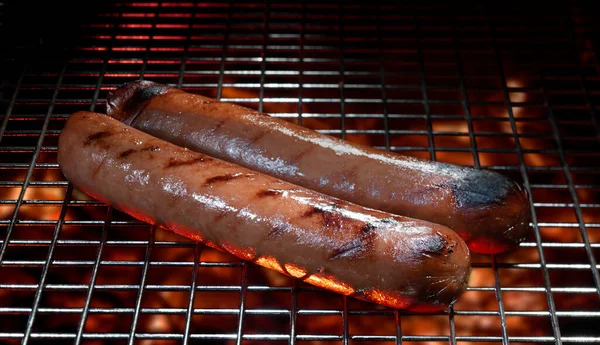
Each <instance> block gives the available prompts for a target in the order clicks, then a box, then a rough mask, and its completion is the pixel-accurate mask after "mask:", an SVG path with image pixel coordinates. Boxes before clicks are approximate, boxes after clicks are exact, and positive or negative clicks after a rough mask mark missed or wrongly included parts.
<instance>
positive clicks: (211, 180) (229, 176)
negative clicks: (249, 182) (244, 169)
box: [204, 174, 248, 186]
mask: <svg viewBox="0 0 600 345" xmlns="http://www.w3.org/2000/svg"><path fill="white" fill-rule="evenodd" d="M243 176H248V174H227V175H219V176H213V177H211V178H209V179H207V180H206V181H205V182H204V185H205V186H208V185H211V184H213V183H217V182H227V181H230V180H233V179H236V178H238V177H243Z"/></svg>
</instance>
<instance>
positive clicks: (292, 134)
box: [108, 81, 530, 253]
mask: <svg viewBox="0 0 600 345" xmlns="http://www.w3.org/2000/svg"><path fill="white" fill-rule="evenodd" d="M108 112H109V115H111V116H113V117H115V118H117V119H119V120H121V121H123V122H125V123H127V124H131V125H132V126H133V127H135V128H138V129H140V130H142V131H144V132H147V133H150V134H152V135H154V136H157V137H159V138H162V139H164V140H167V141H170V142H172V143H175V144H177V145H180V146H184V147H187V148H189V149H191V150H194V151H198V152H201V153H205V154H208V155H211V156H214V157H218V158H221V159H223V160H226V161H229V162H234V163H236V164H240V165H242V166H245V167H247V168H249V169H253V170H256V171H260V172H262V173H265V174H269V175H272V176H275V177H277V178H280V179H282V180H285V181H288V182H291V183H294V184H298V185H301V186H304V187H306V188H309V189H313V190H316V191H319V192H321V193H325V194H328V195H332V196H335V197H337V198H340V199H344V200H348V201H351V202H354V203H357V204H359V205H363V206H366V207H370V208H375V209H379V210H383V211H386V212H390V213H394V214H398V215H403V216H407V217H412V218H417V219H424V220H428V221H431V222H435V223H440V224H443V225H446V226H448V227H450V228H452V229H454V230H455V231H457V232H458V233H459V234H460V235H461V236H462V237H463V239H464V240H465V241H466V242H467V244H468V245H469V248H470V249H471V250H472V251H474V252H479V253H500V252H503V251H505V250H507V249H509V248H511V247H514V246H515V245H517V244H518V243H519V242H520V241H522V240H523V239H524V238H525V237H526V235H527V234H528V231H529V222H530V209H529V201H528V195H527V193H526V191H525V189H523V188H522V187H521V186H520V185H519V184H517V183H516V182H514V181H512V180H510V179H508V178H507V177H505V176H503V175H501V174H498V173H495V172H491V171H485V170H478V169H473V168H467V167H461V166H457V165H452V164H444V163H439V162H434V161H427V160H421V159H416V158H412V157H406V156H402V155H398V154H394V153H390V152H385V151H382V150H377V149H373V148H371V147H367V146H361V145H356V144H352V143H349V142H346V141H344V140H341V139H337V138H334V137H331V136H327V135H323V134H320V133H318V132H316V131H313V130H309V129H307V128H304V127H301V126H297V125H294V124H291V123H289V122H287V121H284V120H281V119H277V118H274V117H270V116H268V115H266V114H263V113H259V112H257V111H254V110H251V109H247V108H244V107H241V106H237V105H232V104H227V103H222V102H219V101H216V100H214V99H210V98H206V97H202V96H199V95H194V94H190V93H186V92H183V91H182V90H179V89H175V88H171V87H168V86H166V85H162V84H156V83H153V82H149V81H137V82H132V83H129V84H126V85H124V86H122V87H121V88H119V89H117V90H116V91H115V92H113V93H112V94H111V95H109V97H108Z"/></svg>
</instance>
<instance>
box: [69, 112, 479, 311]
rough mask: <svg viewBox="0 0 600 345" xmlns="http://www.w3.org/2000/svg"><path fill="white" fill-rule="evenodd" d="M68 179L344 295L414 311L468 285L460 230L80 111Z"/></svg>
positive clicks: (444, 302) (72, 126) (441, 302)
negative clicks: (345, 198)
mask: <svg viewBox="0 0 600 345" xmlns="http://www.w3.org/2000/svg"><path fill="white" fill-rule="evenodd" d="M58 162H59V164H60V168H61V170H62V172H63V174H64V175H65V176H66V177H67V179H68V180H70V181H71V182H72V183H73V184H74V185H75V186H77V187H79V188H80V189H81V190H82V191H84V192H85V193H87V194H89V195H91V196H93V197H95V198H97V199H98V200H101V201H103V202H105V203H107V204H109V205H112V206H114V207H115V208H117V209H119V210H122V211H124V212H126V213H128V214H130V215H132V216H133V217H135V218H138V219H140V220H143V221H146V222H148V223H151V224H156V225H159V226H162V227H164V228H167V229H170V230H172V231H174V232H177V233H179V234H181V235H184V236H187V237H189V238H192V239H194V240H197V241H201V242H203V243H205V244H208V245H210V246H213V247H215V248H219V249H222V250H225V251H227V252H230V253H232V254H234V255H236V256H238V257H240V258H243V259H246V260H250V261H252V262H255V263H257V264H259V265H262V266H266V267H269V268H272V269H275V270H277V271H279V272H282V273H284V274H287V275H290V276H292V277H296V278H299V279H302V280H303V281H306V282H308V283H311V284H314V285H316V286H319V287H323V288H326V289H329V290H332V291H335V292H338V293H342V294H344V295H349V296H354V297H356V298H359V299H363V300H367V301H371V302H375V303H379V304H382V305H386V306H390V307H395V308H402V309H408V310H416V311H432V310H439V309H444V308H445V307H446V306H448V305H449V304H450V303H452V302H453V301H454V300H455V299H456V298H457V297H458V296H459V294H460V293H461V292H462V291H463V290H464V289H465V285H466V281H467V278H468V276H469V272H470V256H469V251H468V248H467V246H466V244H465V243H464V241H463V240H462V239H461V238H460V237H459V236H458V235H457V234H456V233H455V232H453V231H452V230H450V229H448V228H446V227H444V226H441V225H438V224H433V223H429V222H426V221H421V220H414V219H409V218H406V217H401V216H397V215H392V214H389V213H385V212H382V211H377V210H373V209H368V208H365V207H362V206H358V205H355V204H352V203H350V202H347V201H343V200H340V199H336V198H334V197H331V196H327V195H324V194H321V193H318V192H315V191H312V190H308V189H305V188H303V187H298V186H296V185H292V184H290V183H288V182H284V181H282V180H279V179H276V178H274V177H271V176H268V175H264V174H261V173H258V172H255V171H251V170H248V169H246V168H243V167H240V166H238V165H235V164H232V163H229V162H225V161H222V160H220V159H217V158H212V157H209V156H206V155H203V154H200V153H196V152H193V151H189V150H187V149H185V148H182V147H179V146H176V145H173V144H171V143H168V142H165V141H163V140H161V139H158V138H155V137H152V136H150V135H148V134H146V133H143V132H141V131H138V130H136V129H134V128H132V127H129V126H127V125H125V124H122V123H120V122H119V121H117V120H115V119H113V118H111V117H108V116H105V115H101V114H96V113H89V112H79V113H76V114H74V115H72V116H71V117H70V118H69V120H68V121H67V123H66V125H65V128H64V129H63V131H62V133H61V135H60V138H59V144H58Z"/></svg>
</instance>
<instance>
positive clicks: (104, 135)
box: [83, 131, 113, 146]
mask: <svg viewBox="0 0 600 345" xmlns="http://www.w3.org/2000/svg"><path fill="white" fill-rule="evenodd" d="M111 135H113V133H111V132H106V131H102V132H96V133H94V134H90V135H89V136H88V137H87V138H86V139H85V140H84V142H83V144H84V145H85V146H89V145H91V144H92V143H93V142H95V141H98V140H101V139H104V138H107V137H110V136H111Z"/></svg>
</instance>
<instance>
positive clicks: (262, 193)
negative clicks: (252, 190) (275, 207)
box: [256, 189, 284, 199]
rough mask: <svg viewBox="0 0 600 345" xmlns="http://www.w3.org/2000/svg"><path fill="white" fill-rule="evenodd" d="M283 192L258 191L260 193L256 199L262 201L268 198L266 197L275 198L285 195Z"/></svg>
mask: <svg viewBox="0 0 600 345" xmlns="http://www.w3.org/2000/svg"><path fill="white" fill-rule="evenodd" d="M283 192H284V191H283V190H277V189H263V190H261V191H258V193H256V197H257V198H258V199H262V198H266V197H274V196H279V195H282V194H283Z"/></svg>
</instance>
